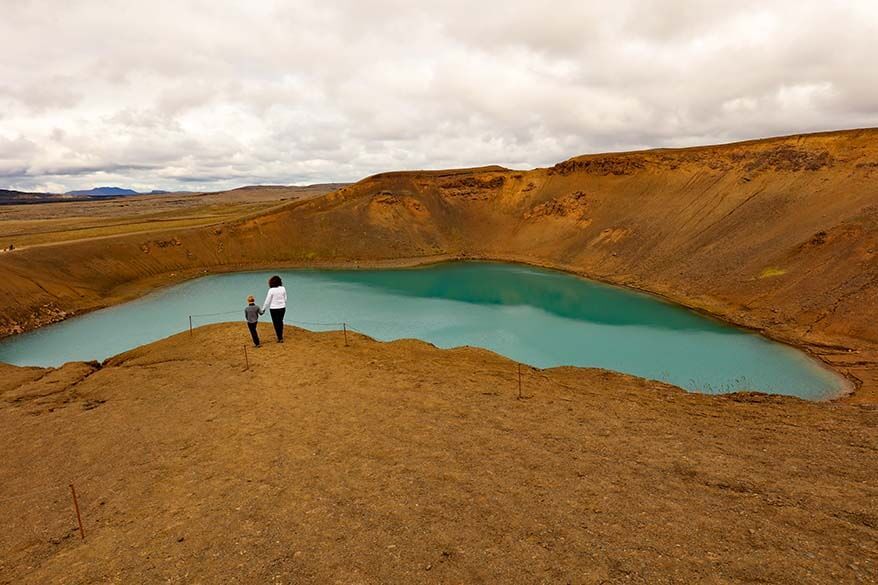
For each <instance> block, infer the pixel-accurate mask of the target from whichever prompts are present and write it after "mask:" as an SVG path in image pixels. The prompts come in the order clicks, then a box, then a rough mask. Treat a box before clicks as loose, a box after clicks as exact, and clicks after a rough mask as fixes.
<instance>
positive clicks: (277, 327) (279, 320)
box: [268, 309, 287, 341]
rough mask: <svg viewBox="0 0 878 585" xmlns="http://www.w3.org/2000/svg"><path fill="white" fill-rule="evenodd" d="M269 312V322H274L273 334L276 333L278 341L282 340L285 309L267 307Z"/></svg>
mask: <svg viewBox="0 0 878 585" xmlns="http://www.w3.org/2000/svg"><path fill="white" fill-rule="evenodd" d="M268 312H269V313H271V322H272V323H273V324H274V334H275V335H277V340H278V341H283V340H284V313H286V312H287V310H286V309H269V310H268Z"/></svg>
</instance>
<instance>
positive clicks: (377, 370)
mask: <svg viewBox="0 0 878 585" xmlns="http://www.w3.org/2000/svg"><path fill="white" fill-rule="evenodd" d="M262 335H263V337H269V336H270V334H269V325H268V324H264V325H263V329H262ZM247 339H248V334H247V332H246V328H245V327H244V326H243V324H237V323H235V324H221V325H213V326H208V327H204V328H200V329H196V330H195V332H194V335H193V336H192V337H190V336H189V334H188V333H183V334H180V335H177V336H174V337H171V338H168V339H166V340H163V341H160V342H157V343H154V344H151V345H148V346H144V347H141V348H138V349H135V350H132V351H130V352H127V353H125V354H122V355H120V356H117V357H115V358H111V359H110V360H109V361H108V362H107V363H106V364H105V365H104V367H102V368H97V367H96V366H94V365H89V364H69V365H67V366H64V367H63V368H60V369H56V370H41V369H22V368H13V367H12V366H0V367H2V370H0V457H2V461H3V465H2V466H0V509H2V512H3V513H2V514H0V582H2V583H10V584H11V583H16V584H18V583H40V584H42V583H96V582H101V583H105V582H106V583H649V584H655V583H778V584H783V583H789V584H795V585H802V584H825V583H876V582H878V487H876V483H875V470H876V469H878V433H876V424H878V411H876V409H875V408H874V407H873V406H867V405H856V404H847V403H834V404H826V403H811V402H806V401H802V400H798V399H795V398H789V397H769V396H763V395H733V396H725V397H713V396H705V395H698V394H688V393H685V392H683V391H681V390H679V389H676V388H673V387H670V386H667V385H664V384H661V383H659V382H650V381H646V380H642V379H638V378H634V377H632V376H627V375H623V374H618V373H613V372H607V371H601V370H582V369H575V368H561V369H553V370H545V371H533V370H530V369H525V371H524V376H523V394H524V397H525V398H524V399H518V398H517V396H518V388H517V381H516V366H515V364H514V363H513V362H511V361H509V360H507V359H505V358H502V357H500V356H497V355H495V354H492V353H490V352H488V351H484V350H480V349H473V348H461V349H456V350H438V349H436V348H434V347H432V346H429V345H428V344H425V343H422V342H416V341H399V342H394V343H379V342H375V341H372V340H370V339H368V338H366V337H363V336H359V335H356V334H349V345H348V346H345V344H344V339H343V336H342V333H341V332H331V333H319V334H318V333H309V332H306V331H303V330H299V329H294V328H288V329H287V342H286V343H285V344H284V345H278V344H275V343H271V342H268V343H266V344H265V345H264V347H263V348H261V349H258V350H253V349H251V350H250V352H249V355H248V360H249V364H250V369H249V370H245V357H244V353H243V347H244V344H245V343H246V340H247ZM71 482H72V483H74V484H75V486H76V490H77V493H78V497H79V503H80V506H81V509H82V517H83V523H84V528H85V540H84V541H82V540H80V538H79V534H78V531H77V529H76V517H75V515H74V512H73V508H72V503H71V497H70V492H69V491H68V487H67V486H68V484H69V483H71Z"/></svg>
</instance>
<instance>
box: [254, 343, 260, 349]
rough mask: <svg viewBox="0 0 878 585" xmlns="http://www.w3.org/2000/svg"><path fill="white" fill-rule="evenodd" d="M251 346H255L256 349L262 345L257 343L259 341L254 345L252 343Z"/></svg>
mask: <svg viewBox="0 0 878 585" xmlns="http://www.w3.org/2000/svg"><path fill="white" fill-rule="evenodd" d="M253 347H255V348H256V349H259V348H260V347H262V345H261V344H259V343H257V344H256V345H254V346H253Z"/></svg>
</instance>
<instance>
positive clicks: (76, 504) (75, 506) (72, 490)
mask: <svg viewBox="0 0 878 585" xmlns="http://www.w3.org/2000/svg"><path fill="white" fill-rule="evenodd" d="M70 493H71V494H73V509H74V510H76V521H77V522H78V523H79V536H81V537H82V540H85V530H83V529H82V516H81V515H80V514H79V502H78V501H77V499H76V489H75V488H74V487H73V484H72V483H71V484H70Z"/></svg>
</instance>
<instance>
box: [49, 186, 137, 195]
mask: <svg viewBox="0 0 878 585" xmlns="http://www.w3.org/2000/svg"><path fill="white" fill-rule="evenodd" d="M66 194H67V195H88V196H90V197H118V196H120V195H139V193H138V192H137V191H133V190H131V189H123V188H121V187H95V188H94V189H85V190H81V191H68V192H67V193H66Z"/></svg>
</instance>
